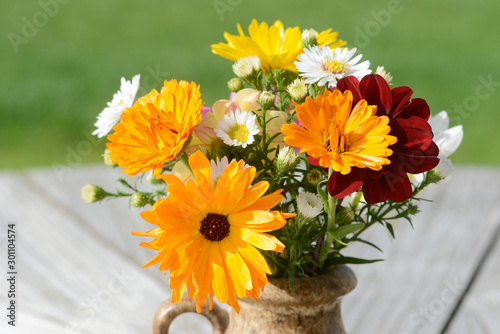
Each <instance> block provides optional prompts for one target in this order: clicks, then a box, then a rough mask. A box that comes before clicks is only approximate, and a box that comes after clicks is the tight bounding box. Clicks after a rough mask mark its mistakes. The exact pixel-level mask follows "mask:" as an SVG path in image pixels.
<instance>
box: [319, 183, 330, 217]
mask: <svg viewBox="0 0 500 334" xmlns="http://www.w3.org/2000/svg"><path fill="white" fill-rule="evenodd" d="M325 182H326V181H323V182H320V183H318V186H317V187H316V190H317V191H318V194H319V196H320V197H321V199H322V200H323V205H324V209H325V212H326V213H328V212H329V211H330V210H329V207H328V194H327V193H326V192H325V191H324V190H323V188H321V186H322V185H323V183H325Z"/></svg>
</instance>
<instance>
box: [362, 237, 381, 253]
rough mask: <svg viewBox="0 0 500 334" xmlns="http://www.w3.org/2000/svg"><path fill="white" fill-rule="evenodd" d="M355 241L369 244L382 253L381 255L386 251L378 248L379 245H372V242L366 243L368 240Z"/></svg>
mask: <svg viewBox="0 0 500 334" xmlns="http://www.w3.org/2000/svg"><path fill="white" fill-rule="evenodd" d="M355 241H359V242H362V243H364V244H367V245H369V246H372V247H373V248H376V249H377V250H378V251H380V253H383V252H384V251H383V250H382V249H380V247H378V246H377V245H375V244H373V243H371V242H369V241H366V240H364V239H359V238H358V239H356V240H355Z"/></svg>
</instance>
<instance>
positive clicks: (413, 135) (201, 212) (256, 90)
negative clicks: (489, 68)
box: [82, 20, 463, 312]
mask: <svg viewBox="0 0 500 334" xmlns="http://www.w3.org/2000/svg"><path fill="white" fill-rule="evenodd" d="M238 31H239V35H231V34H229V33H225V34H224V37H225V39H226V43H219V44H216V45H212V51H213V53H215V54H217V55H219V56H222V57H224V58H227V59H229V60H231V61H234V63H233V65H232V68H233V71H234V73H235V75H236V77H235V78H233V79H231V80H230V81H229V82H228V86H229V89H230V91H231V94H230V98H229V99H228V100H219V101H217V102H215V103H214V105H213V106H212V107H211V108H210V107H207V106H204V104H203V102H202V98H201V95H200V91H199V86H198V85H197V84H196V83H194V82H187V81H183V80H181V81H177V80H170V81H165V83H164V85H163V87H162V88H161V90H160V91H157V90H154V89H153V90H152V91H151V92H150V93H149V94H147V95H145V96H143V97H140V98H138V99H137V100H135V95H136V92H137V90H138V87H139V76H136V77H134V78H133V79H132V80H131V81H126V80H125V79H124V78H122V85H121V89H120V91H118V92H117V93H116V94H115V95H114V97H113V100H112V101H111V102H110V103H108V107H107V108H105V109H104V110H103V111H102V113H101V114H100V115H99V116H98V120H97V123H96V126H97V129H96V131H95V132H94V134H96V135H98V136H99V137H103V136H106V135H107V139H108V140H109V143H107V149H106V152H105V162H106V164H108V165H110V166H119V167H120V168H123V172H125V173H127V174H128V176H134V175H136V174H140V173H141V174H142V173H146V175H147V178H146V179H147V180H148V181H150V182H151V183H153V184H155V185H156V186H157V189H156V190H154V191H141V190H139V189H138V186H137V185H131V184H130V182H129V181H127V180H126V179H124V178H121V179H120V180H119V183H120V184H121V185H122V186H123V187H124V190H120V191H118V192H116V193H113V192H110V191H107V190H104V189H102V188H101V187H98V186H96V185H86V186H84V188H83V189H82V196H83V198H84V200H86V201H88V202H96V201H101V200H103V199H105V198H112V197H121V196H130V197H131V203H132V205H133V206H135V207H144V206H147V205H152V207H151V208H150V209H149V210H146V211H143V212H142V213H141V216H142V218H144V220H146V221H147V222H148V223H150V224H152V225H153V227H154V228H153V229H151V230H149V231H147V232H132V234H133V235H136V236H141V237H149V238H152V239H151V240H150V241H148V242H142V243H141V244H140V245H141V246H142V247H145V248H149V249H151V250H153V251H155V252H156V254H155V255H154V257H153V258H152V259H151V260H150V261H149V262H148V263H146V264H145V265H144V267H148V266H152V265H158V266H159V270H161V271H164V272H166V271H169V284H170V287H171V288H172V291H173V292H172V301H173V302H179V301H180V299H181V298H182V297H183V295H184V294H185V292H186V290H187V294H188V296H189V297H190V298H192V299H194V300H195V301H196V304H197V309H198V311H199V312H200V311H201V306H202V305H203V304H204V303H205V302H206V301H207V299H208V302H209V305H210V306H212V303H213V297H214V296H215V297H216V298H217V299H218V300H219V301H220V302H222V303H227V304H228V305H230V306H231V307H233V308H234V309H235V310H236V311H237V312H238V309H239V306H238V300H237V297H238V298H243V297H245V296H248V297H250V298H253V299H255V300H257V298H258V297H259V295H260V293H261V291H262V290H263V289H264V286H265V284H266V283H267V282H268V276H275V277H288V279H289V284H290V288H291V289H293V283H294V278H296V277H310V276H316V275H321V274H323V273H326V272H329V271H330V270H331V269H332V268H333V266H335V265H338V264H346V263H355V264H358V263H369V262H373V261H378V260H373V259H359V258H353V257H347V256H344V255H343V250H344V248H345V247H347V246H348V245H350V244H352V243H355V242H361V243H365V244H367V245H370V246H373V247H375V248H377V246H376V245H374V244H372V243H371V242H370V241H369V240H365V239H364V238H363V232H364V231H366V230H367V229H368V228H370V227H371V226H372V225H381V226H383V227H384V228H387V229H388V231H389V232H390V234H391V235H392V236H394V228H393V225H392V224H393V222H394V221H395V220H398V219H406V220H408V221H409V222H410V223H411V217H412V215H414V214H416V213H417V212H418V206H417V205H418V201H419V200H420V198H419V197H418V195H419V193H420V192H421V191H422V189H424V188H425V187H427V186H428V185H429V184H432V183H437V182H438V181H440V180H442V179H443V178H445V177H446V176H447V175H448V174H449V171H450V170H451V164H450V162H449V160H448V159H447V156H448V155H450V154H451V153H453V151H454V150H456V149H457V147H458V145H459V144H460V142H461V139H462V135H463V132H462V128H461V126H458V127H454V128H451V129H448V116H447V114H446V112H441V113H439V114H437V115H436V116H435V117H433V118H431V113H430V110H429V106H428V105H427V103H426V102H425V100H423V99H421V98H412V94H413V91H412V90H411V89H410V88H409V87H406V86H398V87H395V86H393V84H392V82H391V81H392V77H391V75H390V74H389V73H387V72H386V71H385V70H384V68H383V67H378V68H377V69H376V71H375V74H372V71H371V69H370V68H371V64H370V62H369V61H367V60H365V61H361V58H362V55H361V54H358V51H357V50H356V49H355V48H352V49H349V48H347V47H344V46H345V45H346V42H344V41H342V40H338V39H337V35H338V34H337V33H336V32H332V30H331V29H329V30H326V31H322V32H316V31H315V30H312V29H310V30H304V31H301V30H300V29H299V28H298V27H295V28H287V29H286V30H285V29H284V27H283V25H282V23H281V22H280V21H276V22H275V23H274V24H273V25H271V26H268V25H267V24H266V23H261V24H258V22H257V21H256V20H253V21H252V23H251V24H250V26H249V28H248V31H249V36H247V35H246V34H245V33H244V32H243V30H242V28H241V26H240V25H238ZM111 130H112V133H111V134H108V133H109V132H110V131H111Z"/></svg>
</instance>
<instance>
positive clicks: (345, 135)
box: [281, 90, 397, 175]
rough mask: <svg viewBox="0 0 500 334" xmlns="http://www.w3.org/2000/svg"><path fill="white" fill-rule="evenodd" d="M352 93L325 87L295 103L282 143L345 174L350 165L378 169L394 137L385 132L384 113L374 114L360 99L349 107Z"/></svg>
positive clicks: (385, 160)
mask: <svg viewBox="0 0 500 334" xmlns="http://www.w3.org/2000/svg"><path fill="white" fill-rule="evenodd" d="M352 100H353V97H352V93H351V92H350V91H348V90H347V91H345V92H344V94H342V93H341V92H340V91H339V90H335V91H333V92H332V91H326V92H325V93H324V94H323V95H318V96H317V97H316V98H315V99H312V98H311V97H308V98H307V99H306V101H305V102H304V103H303V104H300V105H297V106H296V111H297V118H298V119H299V121H300V122H301V123H302V125H303V127H300V126H299V125H297V124H286V125H283V127H282V128H281V130H282V131H283V133H284V134H285V143H287V144H288V145H291V146H295V147H299V148H300V149H301V152H306V153H307V154H308V156H309V157H311V158H313V159H316V160H317V163H318V164H319V165H320V166H321V167H324V168H328V167H332V169H333V170H334V171H336V172H340V173H341V174H344V175H345V174H349V172H350V171H351V167H359V168H370V169H373V170H380V169H382V167H383V166H384V165H388V164H389V163H390V160H389V159H387V157H388V156H390V155H391V154H392V151H391V150H390V149H388V148H387V147H388V146H389V145H392V144H394V143H396V140H397V138H396V137H394V136H389V135H388V134H389V132H390V130H391V128H390V127H389V125H388V124H389V119H388V118H387V117H386V116H380V117H379V116H376V112H377V108H376V106H369V105H367V103H366V101H365V100H361V101H359V102H358V104H356V105H355V106H354V108H352Z"/></svg>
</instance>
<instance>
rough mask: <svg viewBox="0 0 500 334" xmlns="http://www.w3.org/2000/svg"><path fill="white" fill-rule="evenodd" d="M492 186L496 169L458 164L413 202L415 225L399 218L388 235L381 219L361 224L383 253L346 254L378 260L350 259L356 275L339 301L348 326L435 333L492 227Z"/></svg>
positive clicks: (499, 215)
mask: <svg viewBox="0 0 500 334" xmlns="http://www.w3.org/2000/svg"><path fill="white" fill-rule="evenodd" d="M499 186H500V171H498V170H489V169H476V168H460V169H458V170H457V171H456V172H455V173H454V174H453V177H452V179H451V180H449V182H447V183H444V184H441V185H439V186H433V188H431V189H429V190H428V191H427V193H426V194H425V197H426V198H429V199H433V200H434V202H433V203H423V204H422V205H421V209H422V212H421V213H420V214H419V215H418V216H417V217H416V218H415V220H414V226H415V230H411V228H410V227H409V225H408V224H406V223H402V224H401V225H400V226H399V228H398V229H397V231H396V240H395V241H390V240H389V239H390V238H389V237H388V235H387V233H386V232H385V230H384V228H383V227H381V226H380V227H377V228H373V229H372V230H371V231H368V232H369V235H367V236H366V237H367V238H368V240H371V241H374V242H375V244H377V245H379V246H380V247H381V248H382V249H383V250H384V252H385V253H384V254H380V253H378V252H377V251H376V250H373V249H369V248H367V247H365V246H357V245H352V248H351V249H350V250H349V254H350V255H358V256H363V257H365V258H379V257H380V256H383V257H384V258H385V259H386V261H384V262H380V263H375V264H370V265H362V266H352V268H353V270H354V271H355V272H356V275H357V276H358V282H359V283H358V287H357V288H356V289H355V290H354V291H353V292H352V293H351V294H349V295H347V296H346V297H345V298H344V301H343V306H342V307H343V317H344V320H345V325H346V328H347V330H348V332H349V333H398V334H407V333H408V334H409V333H439V332H440V330H441V329H442V328H443V326H444V324H446V322H447V320H448V318H449V316H450V314H451V313H452V311H453V309H454V306H455V304H456V303H457V301H458V300H459V299H460V297H461V295H462V293H463V291H464V290H465V287H466V285H467V283H468V282H469V280H470V278H471V277H472V275H473V272H474V270H475V267H476V264H477V263H478V262H479V261H480V259H481V256H482V255H483V253H484V251H485V248H486V247H487V245H488V243H489V242H490V239H491V237H492V235H493V234H494V231H495V230H496V228H497V227H498V223H499V222H500V211H499V210H498V208H497V206H498V203H499V202H500V193H499V192H498V190H497V189H498V187H499ZM452 332H453V331H452ZM453 333H454V332H453ZM469 333H471V332H469Z"/></svg>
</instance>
